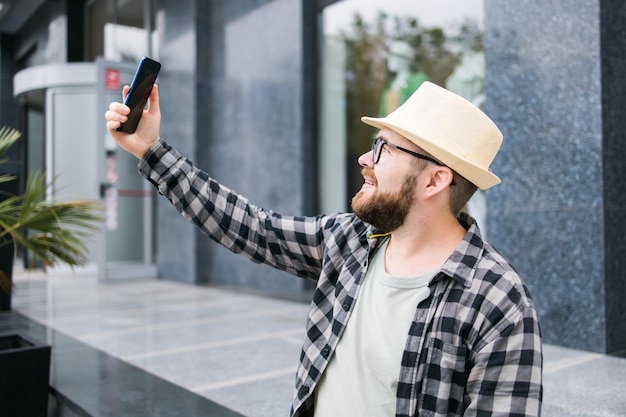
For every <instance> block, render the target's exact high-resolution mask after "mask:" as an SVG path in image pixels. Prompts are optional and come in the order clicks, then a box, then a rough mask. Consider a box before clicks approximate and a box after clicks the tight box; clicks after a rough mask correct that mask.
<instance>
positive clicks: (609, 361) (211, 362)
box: [13, 273, 626, 417]
mask: <svg viewBox="0 0 626 417" xmlns="http://www.w3.org/2000/svg"><path fill="white" fill-rule="evenodd" d="M17 285H18V288H17V292H16V294H15V296H14V300H13V304H14V309H15V310H16V311H18V312H20V313H22V314H24V315H26V316H28V317H30V318H31V319H34V320H36V321H39V322H41V323H44V324H46V325H47V326H49V327H50V328H53V329H55V330H57V331H60V332H62V333H65V334H67V335H69V336H72V337H74V338H76V339H78V340H80V341H82V342H84V343H86V344H89V345H91V346H93V347H95V348H97V349H100V350H103V351H105V352H106V353H108V354H110V355H112V356H114V357H117V358H120V359H122V360H123V361H126V362H129V363H131V364H134V365H136V366H138V367H140V368H142V369H144V370H146V371H148V372H150V373H154V374H156V375H158V376H160V377H161V378H163V379H165V380H167V381H170V382H172V383H174V384H176V385H179V386H181V387H184V388H186V389H188V390H190V391H192V392H195V393H198V394H199V395H201V396H203V397H206V398H208V399H210V400H212V401H214V402H217V403H219V404H222V405H224V406H226V407H228V408H230V409H232V410H235V411H236V412H239V413H241V414H243V415H246V416H251V417H276V416H287V415H288V413H289V408H290V404H291V396H292V387H293V381H294V375H295V369H296V364H297V361H298V357H299V352H300V346H301V342H302V337H303V335H304V324H305V318H306V314H307V312H308V305H307V304H306V303H300V302H292V301H285V300H280V299H276V298H269V297H263V296H258V295H252V294H246V293H244V292H241V291H234V290H225V289H217V288H207V287H197V286H191V285H185V284H180V283H176V282H171V281H164V280H151V279H146V280H133V281H125V282H113V283H101V282H98V280H97V279H96V277H95V276H93V275H89V274H75V275H72V274H67V273H66V274H62V275H56V276H55V275H50V274H49V275H48V276H47V277H45V279H44V277H42V276H41V275H37V274H36V273H22V274H20V275H19V277H18V279H17ZM544 356H545V366H544V382H545V387H544V389H545V391H544V407H543V415H544V417H624V416H626V359H623V358H616V357H612V356H607V355H600V354H596V353H590V352H581V351H576V350H571V349H565V348H561V347H557V346H552V345H546V346H545V347H544Z"/></svg>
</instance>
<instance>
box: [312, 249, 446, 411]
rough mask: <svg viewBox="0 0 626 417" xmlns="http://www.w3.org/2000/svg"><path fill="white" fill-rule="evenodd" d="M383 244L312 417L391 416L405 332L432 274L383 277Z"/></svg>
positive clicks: (324, 378)
mask: <svg viewBox="0 0 626 417" xmlns="http://www.w3.org/2000/svg"><path fill="white" fill-rule="evenodd" d="M387 242H388V241H387ZM387 242H385V243H384V244H383V245H382V246H381V248H380V250H378V251H377V252H376V253H375V254H374V257H373V259H372V261H371V263H370V266H369V267H368V270H367V273H366V275H365V281H364V283H363V286H362V288H361V294H360V295H359V298H358V300H357V303H356V306H355V308H354V311H353V313H352V317H351V318H350V320H349V321H348V324H347V326H346V329H345V331H344V334H343V336H342V337H341V339H340V341H339V343H338V345H337V349H336V350H335V353H334V355H333V357H332V358H331V360H330V362H329V364H328V367H327V369H326V371H325V372H324V375H323V376H322V379H321V380H320V382H319V384H318V385H317V392H316V396H315V417H336V416H359V417H368V416H372V417H381V416H394V415H395V409H396V388H397V386H398V376H399V374H400V363H401V360H402V354H403V352H404V347H405V343H406V340H407V336H408V332H409V326H410V325H411V323H412V322H413V318H414V317H415V310H416V307H417V305H418V304H419V303H420V302H421V301H422V300H424V299H425V298H426V297H428V294H429V290H428V287H427V285H428V282H429V281H430V280H431V278H432V277H433V276H434V274H435V271H434V272H432V273H428V274H425V275H422V276H418V277H412V278H403V277H395V276H392V275H389V274H387V272H386V271H385V251H386V249H387Z"/></svg>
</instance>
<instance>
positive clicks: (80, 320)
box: [13, 274, 308, 417]
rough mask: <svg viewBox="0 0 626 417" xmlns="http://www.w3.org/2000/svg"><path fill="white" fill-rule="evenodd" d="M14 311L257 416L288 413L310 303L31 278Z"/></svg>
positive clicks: (170, 286)
mask: <svg viewBox="0 0 626 417" xmlns="http://www.w3.org/2000/svg"><path fill="white" fill-rule="evenodd" d="M13 307H14V310H16V311H18V312H20V313H22V314H25V315H26V316H28V317H30V318H31V319H34V320H36V321H38V322H41V323H43V324H46V325H47V326H49V327H51V328H53V329H55V330H57V331H60V332H62V333H65V334H67V335H69V336H72V337H74V338H76V339H78V340H80V341H82V342H84V343H86V344H88V345H91V346H93V347H96V348H98V349H100V350H103V351H105V352H106V353H108V354H110V355H112V356H115V357H118V358H120V359H122V360H124V361H127V362H129V363H131V364H134V365H136V366H138V367H140V368H142V369H144V370H146V371H149V372H151V373H154V374H156V375H158V376H160V377H161V378H163V379H165V380H168V381H170V382H172V383H174V384H177V385H179V386H181V387H184V388H186V389H188V390H190V391H192V392H196V393H198V394H200V395H202V396H205V397H207V398H209V399H211V400H213V401H215V402H217V403H220V404H222V405H225V406H226V407H228V408H231V409H233V410H235V411H237V412H240V413H242V414H244V415H249V416H259V417H261V416H267V417H275V416H278V415H288V413H289V407H290V405H291V396H292V389H293V381H294V377H295V370H296V365H297V361H298V358H299V354H300V346H301V343H302V337H303V335H304V321H305V318H306V314H307V311H308V306H307V305H306V304H303V303H296V302H289V301H283V300H278V299H273V298H266V297H259V296H254V295H247V294H245V293H237V292H234V291H229V290H223V289H222V290H218V289H214V288H206V287H196V286H189V285H183V284H179V283H175V282H171V281H163V280H133V281H126V282H116V283H109V284H101V283H98V281H97V279H95V277H93V276H88V275H87V276H85V275H80V276H74V277H70V278H68V277H48V278H47V279H45V280H44V279H41V277H40V276H37V275H36V274H31V275H23V276H22V277H21V278H19V279H18V280H17V291H16V294H15V296H14V298H13Z"/></svg>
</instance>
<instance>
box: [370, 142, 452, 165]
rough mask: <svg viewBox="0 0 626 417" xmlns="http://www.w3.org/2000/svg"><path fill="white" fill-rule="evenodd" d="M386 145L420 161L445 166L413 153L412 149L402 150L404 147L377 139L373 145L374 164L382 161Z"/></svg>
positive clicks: (432, 159)
mask: <svg viewBox="0 0 626 417" xmlns="http://www.w3.org/2000/svg"><path fill="white" fill-rule="evenodd" d="M385 145H387V146H391V147H392V148H396V149H398V150H399V151H402V152H406V153H408V154H409V155H413V156H414V157H416V158H419V159H423V160H424V161H430V162H432V163H433V164H437V165H439V166H444V165H443V164H442V163H441V162H439V161H437V160H436V159H434V158H431V157H430V156H426V155H422V154H419V153H417V152H413V151H412V150H410V149H406V148H402V147H400V146H398V145H394V144H393V143H389V142H387V141H386V140H385V139H383V138H376V139H374V142H373V143H372V162H373V163H374V164H377V163H378V161H380V155H381V154H382V153H383V147H384V146H385Z"/></svg>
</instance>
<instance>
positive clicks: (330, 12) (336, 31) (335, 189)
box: [318, 0, 485, 213]
mask: <svg viewBox="0 0 626 417" xmlns="http://www.w3.org/2000/svg"><path fill="white" fill-rule="evenodd" d="M321 20H322V31H321V33H322V40H321V42H320V44H321V49H320V54H321V56H320V61H321V70H320V89H321V92H320V94H321V99H320V109H319V114H320V129H319V132H320V141H319V147H320V148H319V156H320V157H319V161H320V166H319V169H318V172H319V173H320V182H319V183H320V206H321V207H320V209H321V210H322V211H323V212H326V213H329V212H333V211H345V210H348V209H349V207H350V199H351V198H352V196H354V194H355V193H356V192H357V191H358V190H359V189H360V188H361V185H362V183H363V178H362V177H361V174H360V171H361V168H360V166H359V165H358V163H357V158H358V157H359V155H361V154H362V153H364V152H367V151H368V150H369V149H370V147H371V143H372V139H373V135H374V134H375V130H374V128H372V127H371V126H368V125H366V124H364V123H362V122H361V120H360V119H361V116H365V115H366V116H385V115H387V114H388V113H390V112H391V111H393V110H394V109H395V108H397V107H398V106H399V105H401V104H402V103H403V102H404V100H406V99H407V98H408V96H410V95H411V93H413V91H415V89H417V88H418V87H419V85H420V84H421V83H422V82H424V81H425V80H429V81H431V82H433V83H435V84H438V85H441V86H444V87H446V88H448V89H450V90H452V91H455V92H457V93H458V94H460V95H462V96H464V97H466V98H467V99H469V100H471V101H474V102H475V103H477V104H478V105H480V103H481V101H482V91H483V80H484V74H485V70H484V59H483V46H482V33H483V0H463V1H458V0H422V1H419V2H416V1H414V0H387V1H385V2H380V1H375V0H343V1H338V2H335V3H333V4H331V5H329V6H326V7H325V8H324V9H323V11H322V16H321Z"/></svg>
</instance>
